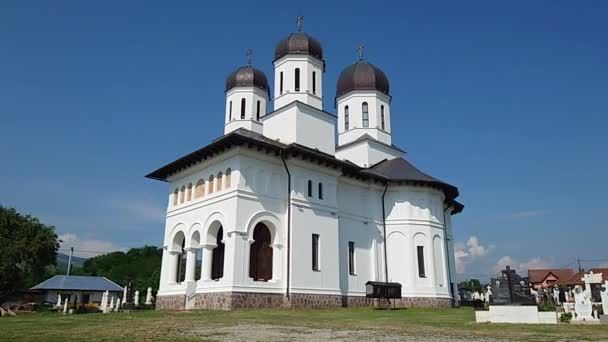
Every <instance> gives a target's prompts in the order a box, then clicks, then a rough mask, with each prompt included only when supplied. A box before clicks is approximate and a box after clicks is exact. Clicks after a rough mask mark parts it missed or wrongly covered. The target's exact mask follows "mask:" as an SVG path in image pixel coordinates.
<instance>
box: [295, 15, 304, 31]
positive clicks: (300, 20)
mask: <svg viewBox="0 0 608 342" xmlns="http://www.w3.org/2000/svg"><path fill="white" fill-rule="evenodd" d="M303 20H304V17H303V16H301V15H299V16H297V17H296V25H297V27H298V32H300V31H302V21H303Z"/></svg>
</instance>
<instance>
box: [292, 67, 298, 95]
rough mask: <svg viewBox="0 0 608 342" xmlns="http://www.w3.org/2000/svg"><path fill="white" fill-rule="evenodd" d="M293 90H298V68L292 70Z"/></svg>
mask: <svg viewBox="0 0 608 342" xmlns="http://www.w3.org/2000/svg"><path fill="white" fill-rule="evenodd" d="M293 81H294V91H300V68H296V69H295V70H294V80H293Z"/></svg>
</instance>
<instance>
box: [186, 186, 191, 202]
mask: <svg viewBox="0 0 608 342" xmlns="http://www.w3.org/2000/svg"><path fill="white" fill-rule="evenodd" d="M190 200H192V183H190V184H188V189H187V190H186V201H190Z"/></svg>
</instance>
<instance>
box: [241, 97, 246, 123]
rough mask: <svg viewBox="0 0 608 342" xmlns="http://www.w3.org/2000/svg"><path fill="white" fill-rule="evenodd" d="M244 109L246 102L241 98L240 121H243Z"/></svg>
mask: <svg viewBox="0 0 608 342" xmlns="http://www.w3.org/2000/svg"><path fill="white" fill-rule="evenodd" d="M245 107H247V100H246V99H245V98H244V97H243V98H242V99H241V120H245Z"/></svg>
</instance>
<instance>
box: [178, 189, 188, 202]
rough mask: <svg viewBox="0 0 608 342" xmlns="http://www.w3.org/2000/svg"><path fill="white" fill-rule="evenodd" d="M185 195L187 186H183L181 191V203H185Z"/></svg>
mask: <svg viewBox="0 0 608 342" xmlns="http://www.w3.org/2000/svg"><path fill="white" fill-rule="evenodd" d="M185 195H186V187H185V186H182V189H181V190H180V191H179V203H184V199H185Z"/></svg>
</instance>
